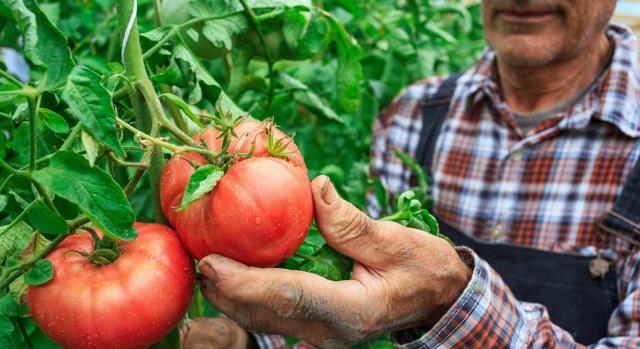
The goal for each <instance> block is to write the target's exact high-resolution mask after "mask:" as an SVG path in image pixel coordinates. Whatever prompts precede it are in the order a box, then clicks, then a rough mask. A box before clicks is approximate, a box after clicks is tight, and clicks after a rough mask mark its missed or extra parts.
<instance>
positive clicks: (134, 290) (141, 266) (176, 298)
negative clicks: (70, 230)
mask: <svg viewBox="0 0 640 349" xmlns="http://www.w3.org/2000/svg"><path fill="white" fill-rule="evenodd" d="M135 228H136V230H137V231H138V233H139V235H138V238H136V239H135V240H132V241H121V242H119V244H120V246H121V250H122V254H121V255H120V257H118V259H116V260H115V261H114V262H113V263H111V264H108V265H105V266H100V267H99V266H96V265H94V264H92V263H90V262H89V261H88V260H87V258H86V257H83V256H81V255H79V254H77V253H67V251H70V250H75V251H80V252H88V253H90V252H92V250H93V240H92V238H91V235H90V234H89V233H82V234H76V235H72V236H70V237H68V238H66V239H65V240H64V241H63V242H62V243H61V244H60V245H58V246H57V247H56V248H55V249H54V250H53V251H52V252H51V253H49V255H48V256H47V259H49V260H50V261H51V263H53V266H54V275H53V279H52V280H51V281H49V282H48V283H46V284H44V285H41V286H29V290H28V293H27V300H28V303H29V309H30V310H31V315H32V316H33V319H34V320H35V322H36V323H37V324H38V326H40V327H41V328H42V330H43V331H44V332H45V333H46V334H47V335H49V336H50V337H51V338H52V339H53V340H54V341H56V342H57V343H59V344H61V345H62V346H64V347H65V348H72V349H75V348H78V349H80V348H94V349H96V348H97V349H101V348H105V349H106V348H146V347H148V346H149V345H151V344H153V343H155V342H157V341H158V340H160V339H161V338H162V337H163V336H165V335H166V334H167V333H168V332H169V331H170V330H171V329H172V328H173V327H175V326H176V324H177V323H178V322H179V321H180V319H181V318H182V316H183V315H184V314H185V313H186V311H187V309H188V308H189V305H190V303H191V297H192V295H193V290H194V284H195V270H194V265H193V261H192V260H191V258H189V256H188V255H187V253H186V252H185V251H184V249H183V248H182V246H181V245H180V241H179V240H178V238H177V236H176V235H175V233H174V232H173V231H172V230H171V229H169V228H168V227H166V226H163V225H159V224H143V223H136V225H135Z"/></svg>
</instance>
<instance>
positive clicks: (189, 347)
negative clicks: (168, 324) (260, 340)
mask: <svg viewBox="0 0 640 349" xmlns="http://www.w3.org/2000/svg"><path fill="white" fill-rule="evenodd" d="M180 343H181V347H182V348H183V349H245V348H246V347H247V344H248V335H247V333H246V331H245V330H243V329H242V328H240V326H238V325H237V324H236V323H234V322H233V321H232V320H230V319H226V318H222V317H216V318H197V319H192V320H189V321H187V322H185V324H184V325H183V326H182V328H181V329H180Z"/></svg>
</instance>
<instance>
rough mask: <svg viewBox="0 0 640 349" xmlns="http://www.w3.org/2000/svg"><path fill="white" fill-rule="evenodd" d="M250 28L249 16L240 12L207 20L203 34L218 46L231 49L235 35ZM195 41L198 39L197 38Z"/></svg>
mask: <svg viewBox="0 0 640 349" xmlns="http://www.w3.org/2000/svg"><path fill="white" fill-rule="evenodd" d="M248 29H249V22H248V21H247V16H245V15H244V14H242V13H240V14H237V15H234V16H231V17H227V18H222V19H218V20H212V21H206V22H205V23H204V26H203V27H202V34H203V35H204V37H205V38H207V40H209V41H211V43H213V44H214V45H215V46H217V47H224V48H226V49H227V50H230V49H231V46H232V40H233V36H234V35H235V34H238V33H242V32H245V31H247V30H248ZM194 41H198V40H197V39H196V40H194Z"/></svg>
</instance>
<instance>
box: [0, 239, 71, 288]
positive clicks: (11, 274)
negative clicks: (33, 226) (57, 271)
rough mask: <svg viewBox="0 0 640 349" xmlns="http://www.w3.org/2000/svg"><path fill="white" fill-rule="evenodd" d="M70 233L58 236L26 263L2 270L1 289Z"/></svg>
mask: <svg viewBox="0 0 640 349" xmlns="http://www.w3.org/2000/svg"><path fill="white" fill-rule="evenodd" d="M69 235H70V234H63V235H58V236H56V238H55V239H53V240H52V241H51V242H50V243H49V245H47V247H45V248H44V249H43V250H42V251H40V252H38V253H37V254H35V255H34V256H33V257H31V258H29V259H28V260H27V261H25V262H24V263H21V264H18V265H16V266H14V267H11V268H7V269H5V270H4V271H3V272H2V274H1V275H2V276H1V277H0V290H1V289H4V288H5V287H7V286H9V284H11V283H12V282H13V280H15V279H17V278H18V276H20V275H22V273H24V272H25V271H26V270H27V269H29V268H31V266H32V265H34V264H35V263H36V262H37V261H39V260H41V259H42V258H44V257H45V256H46V255H47V254H49V252H51V251H52V250H53V249H54V248H55V247H56V246H58V244H60V243H61V242H62V241H63V240H64V239H65V238H66V237H67V236H69Z"/></svg>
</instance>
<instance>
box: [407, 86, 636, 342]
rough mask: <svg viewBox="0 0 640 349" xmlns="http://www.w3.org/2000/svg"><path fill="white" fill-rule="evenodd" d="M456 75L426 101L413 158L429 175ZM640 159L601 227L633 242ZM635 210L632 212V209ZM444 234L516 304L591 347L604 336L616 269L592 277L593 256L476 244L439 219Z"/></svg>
mask: <svg viewBox="0 0 640 349" xmlns="http://www.w3.org/2000/svg"><path fill="white" fill-rule="evenodd" d="M458 77H459V75H458V76H453V77H451V78H449V79H447V80H445V82H444V83H443V84H442V86H441V87H440V90H439V91H438V92H437V93H436V94H435V96H434V97H433V98H431V99H429V100H424V101H423V104H422V108H423V110H422V111H423V127H422V134H421V137H420V141H419V143H418V149H417V151H416V160H417V161H419V162H420V163H421V165H422V166H423V167H424V168H425V170H426V171H427V172H428V173H430V172H431V165H432V162H433V154H434V150H435V145H436V142H437V139H438V135H439V133H440V129H441V127H442V124H443V123H444V120H445V118H446V116H447V114H448V112H449V104H450V101H451V98H452V96H453V93H454V91H455V86H456V81H457V78H458ZM638 204H640V161H638V163H637V165H636V166H635V168H634V170H633V172H632V174H631V175H630V177H629V179H628V180H627V183H626V184H625V186H624V189H623V192H622V194H621V195H620V197H619V198H618V200H617V201H616V203H615V205H614V208H613V210H612V211H611V212H609V213H607V214H606V215H605V218H604V219H603V221H602V223H601V224H600V228H601V230H602V231H605V232H607V233H610V234H614V235H616V236H618V237H620V238H623V239H625V240H627V241H629V242H631V243H633V244H637V243H638V241H640V209H638V208H637V207H638ZM633 206H635V207H636V208H635V209H632V207H633ZM440 226H441V229H442V232H443V233H444V234H446V235H447V236H449V237H450V238H451V239H452V240H453V241H454V242H455V243H456V244H457V245H462V246H468V247H470V248H471V249H473V250H474V251H475V252H476V253H477V254H478V255H479V256H480V257H481V258H482V259H484V260H486V261H487V262H488V263H489V265H491V267H493V268H494V269H495V270H496V271H497V272H498V274H500V276H501V277H502V278H503V280H504V281H505V283H506V284H507V285H508V286H509V288H510V289H511V291H512V292H513V294H514V295H515V297H516V298H517V299H518V300H519V301H525V302H534V303H539V304H542V305H544V306H545V307H546V308H547V310H548V311H549V315H550V319H551V321H552V322H553V323H555V324H556V325H558V326H560V327H561V328H563V329H564V330H565V331H567V332H569V333H570V334H571V335H572V336H573V338H574V339H575V340H576V342H578V343H581V344H585V345H589V344H594V343H596V342H597V341H598V340H599V339H601V338H604V337H607V324H608V321H609V317H610V316H611V313H612V312H613V311H614V309H615V308H616V307H617V306H618V303H619V300H618V290H617V284H616V271H615V267H614V266H612V267H610V268H608V270H607V269H606V268H605V270H606V271H604V272H603V273H601V274H603V275H600V276H593V273H592V272H590V266H591V265H592V263H593V262H594V258H593V257H581V256H575V255H565V254H559V253H552V252H547V251H541V250H536V249H533V248H528V247H523V246H516V245H510V244H501V243H486V242H482V241H478V240H476V239H473V238H471V237H469V236H468V235H466V234H464V233H462V232H460V231H459V230H457V229H456V228H454V227H452V226H450V225H448V224H447V223H446V222H443V221H440Z"/></svg>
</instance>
